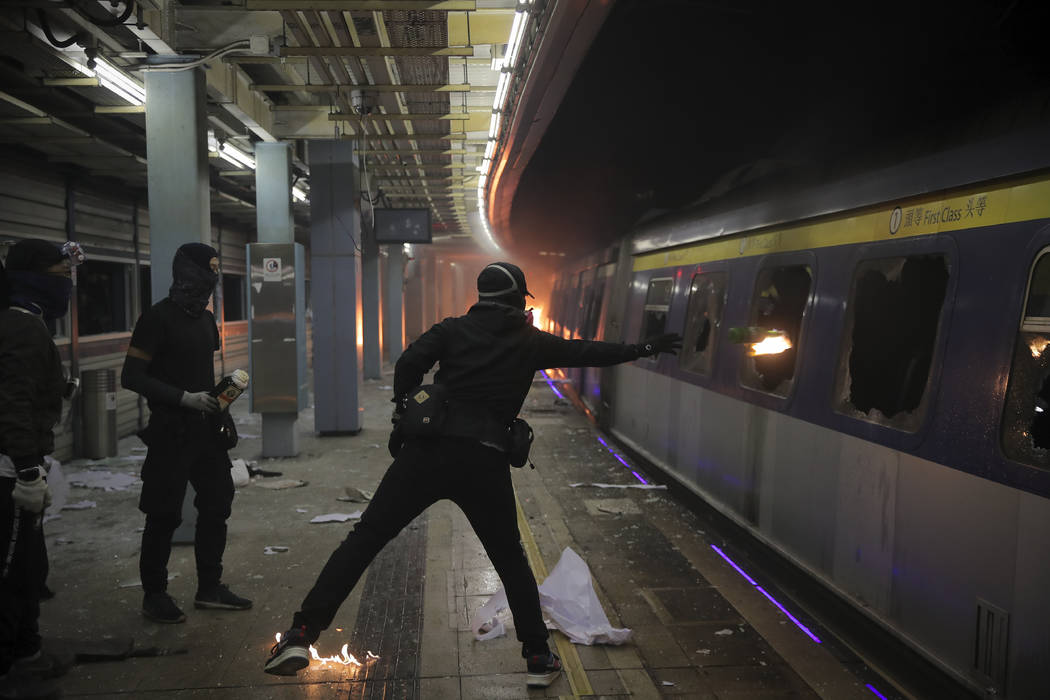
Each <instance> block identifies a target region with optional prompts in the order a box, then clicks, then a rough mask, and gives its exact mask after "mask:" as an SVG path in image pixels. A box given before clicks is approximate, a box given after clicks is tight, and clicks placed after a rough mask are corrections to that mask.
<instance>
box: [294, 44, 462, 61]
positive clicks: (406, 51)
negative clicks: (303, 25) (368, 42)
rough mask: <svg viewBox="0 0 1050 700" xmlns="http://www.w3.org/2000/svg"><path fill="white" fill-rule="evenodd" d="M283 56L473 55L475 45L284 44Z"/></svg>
mask: <svg viewBox="0 0 1050 700" xmlns="http://www.w3.org/2000/svg"><path fill="white" fill-rule="evenodd" d="M278 55H279V56H280V57H281V58H301V57H303V56H473V55H474V47H473V46H446V47H433V48H429V49H428V48H407V47H404V46H363V47H362V46H282V47H281V48H280V51H279V52H278Z"/></svg>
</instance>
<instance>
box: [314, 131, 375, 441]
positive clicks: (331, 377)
mask: <svg viewBox="0 0 1050 700" xmlns="http://www.w3.org/2000/svg"><path fill="white" fill-rule="evenodd" d="M353 145H354V144H353V142H352V141H343V140H338V141H336V140H330V141H329V140H325V141H322V140H315V141H310V142H309V156H308V157H309V160H310V221H311V223H310V270H311V302H312V305H313V348H314V363H313V365H314V406H315V408H314V425H315V429H316V430H317V432H318V433H319V434H320V435H346V434H356V433H358V432H360V431H361V418H362V416H361V413H362V411H363V408H362V406H361V369H362V362H363V358H362V345H361V344H359V343H358V340H359V339H358V332H357V313H358V311H357V303H358V300H359V299H360V298H361V294H362V291H361V279H362V270H361V258H359V257H358V256H357V249H356V246H355V245H354V242H355V241H360V240H361V223H360V222H361V218H360V215H359V211H358V209H357V207H356V205H355V202H356V201H357V178H356V176H357V166H356V162H355V161H356V159H355V158H354V151H353Z"/></svg>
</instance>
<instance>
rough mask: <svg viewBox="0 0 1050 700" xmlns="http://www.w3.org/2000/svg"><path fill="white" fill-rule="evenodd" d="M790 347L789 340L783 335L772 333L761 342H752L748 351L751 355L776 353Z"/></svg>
mask: <svg viewBox="0 0 1050 700" xmlns="http://www.w3.org/2000/svg"><path fill="white" fill-rule="evenodd" d="M790 348H791V341H790V340H788V339H787V336H784V335H773V336H770V337H768V338H765V339H763V340H762V341H761V342H758V343H752V344H751V351H750V352H749V353H748V354H749V355H751V356H752V357H754V356H756V355H778V354H780V353H782V352H784V351H785V350H789V349H790Z"/></svg>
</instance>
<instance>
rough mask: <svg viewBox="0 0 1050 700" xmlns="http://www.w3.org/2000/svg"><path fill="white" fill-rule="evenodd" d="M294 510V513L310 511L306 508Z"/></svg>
mask: <svg viewBox="0 0 1050 700" xmlns="http://www.w3.org/2000/svg"><path fill="white" fill-rule="evenodd" d="M295 512H296V513H309V512H310V511H309V510H308V509H306V508H296V509H295Z"/></svg>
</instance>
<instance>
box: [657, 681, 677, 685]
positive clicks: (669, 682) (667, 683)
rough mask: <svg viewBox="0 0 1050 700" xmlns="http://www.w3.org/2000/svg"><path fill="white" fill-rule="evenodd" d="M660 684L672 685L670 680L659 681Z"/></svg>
mask: <svg viewBox="0 0 1050 700" xmlns="http://www.w3.org/2000/svg"><path fill="white" fill-rule="evenodd" d="M660 685H674V683H672V682H671V681H660Z"/></svg>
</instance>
